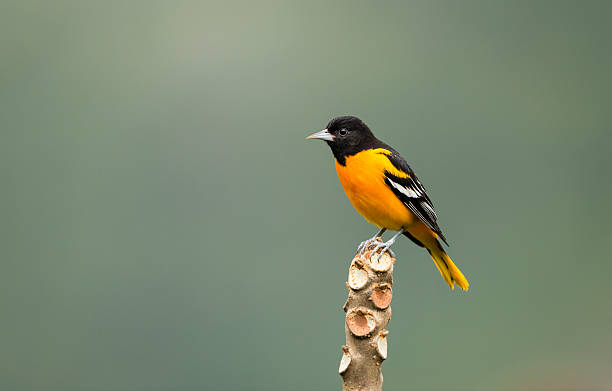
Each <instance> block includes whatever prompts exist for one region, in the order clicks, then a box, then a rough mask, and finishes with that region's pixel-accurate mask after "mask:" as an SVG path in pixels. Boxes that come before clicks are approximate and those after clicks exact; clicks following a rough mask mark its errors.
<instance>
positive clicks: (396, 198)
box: [307, 116, 469, 290]
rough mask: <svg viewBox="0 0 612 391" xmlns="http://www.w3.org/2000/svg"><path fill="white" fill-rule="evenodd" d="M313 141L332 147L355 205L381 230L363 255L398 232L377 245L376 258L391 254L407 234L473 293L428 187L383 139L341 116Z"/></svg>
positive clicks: (361, 247) (360, 250) (445, 273)
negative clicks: (455, 258) (451, 252)
mask: <svg viewBox="0 0 612 391" xmlns="http://www.w3.org/2000/svg"><path fill="white" fill-rule="evenodd" d="M307 138H308V139H320V140H325V142H327V144H328V145H329V147H330V148H331V150H332V153H333V154H334V160H335V165H336V171H337V173H338V177H339V178H340V183H341V184H342V187H343V188H344V192H345V193H346V195H347V196H348V198H349V200H350V201H351V203H352V204H353V206H354V207H355V209H357V211H358V212H359V213H361V215H362V216H363V217H365V219H366V220H367V221H369V222H370V223H372V224H374V225H376V226H377V227H379V228H381V230H380V231H379V232H378V233H377V234H376V235H375V236H374V237H372V238H371V239H368V240H366V241H364V242H362V243H361V244H360V245H359V248H358V250H357V252H358V254H361V253H364V252H365V251H366V250H368V248H369V247H370V246H371V245H372V244H374V243H377V238H378V237H379V236H381V235H382V234H383V233H384V232H385V231H386V230H392V231H398V232H397V233H396V234H395V235H394V236H393V237H392V238H391V239H390V240H388V241H387V242H385V243H382V244H381V243H377V244H376V246H375V247H374V249H373V250H372V251H373V252H372V254H375V253H376V252H377V251H378V250H380V254H382V253H384V252H385V251H391V250H390V247H391V245H392V244H393V243H394V242H395V240H396V239H397V238H398V237H399V236H400V235H402V234H403V235H405V236H407V237H408V238H410V239H411V240H412V241H413V242H414V243H416V244H417V245H419V246H421V247H425V249H427V251H428V252H429V254H430V255H431V258H432V259H433V261H434V263H435V265H436V267H437V268H438V270H439V271H440V274H441V275H442V277H443V278H444V280H445V281H446V282H447V283H448V285H449V286H450V288H451V289H454V287H455V283H457V285H459V286H460V287H461V288H462V289H464V290H467V289H468V286H469V283H468V281H467V279H466V278H465V277H464V276H463V273H461V271H460V270H459V269H458V268H457V266H455V264H454V263H453V261H451V259H450V257H449V256H448V255H447V254H446V252H445V251H444V249H443V248H442V245H441V244H440V242H439V241H438V239H442V240H443V241H444V243H446V244H447V245H448V243H447V241H446V238H445V237H444V235H443V234H442V231H441V230H440V227H439V226H438V217H437V215H436V212H435V211H434V207H433V204H432V202H431V200H430V199H429V196H428V195H427V193H426V192H425V187H423V185H422V184H421V182H420V181H419V179H418V178H417V176H416V174H415V173H414V171H413V170H412V168H410V166H409V165H408V163H406V160H404V158H402V157H401V156H400V154H399V153H398V152H397V151H396V150H395V149H393V148H391V147H390V146H388V145H387V144H385V143H384V142H382V141H380V140H378V139H377V138H376V137H375V136H374V134H373V133H372V131H371V130H370V128H368V126H367V125H366V124H365V123H363V121H361V120H360V119H359V118H357V117H353V116H342V117H336V118H334V119H332V120H331V121H329V123H328V124H327V126H326V128H325V129H323V130H321V131H320V132H317V133H314V134H312V135H310V136H308V137H307Z"/></svg>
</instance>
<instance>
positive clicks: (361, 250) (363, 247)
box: [357, 237, 378, 254]
mask: <svg viewBox="0 0 612 391" xmlns="http://www.w3.org/2000/svg"><path fill="white" fill-rule="evenodd" d="M376 241H378V237H374V238H370V239H368V240H364V241H363V242H361V243H360V244H359V246H358V247H357V254H363V253H364V252H366V250H367V249H368V247H370V246H371V245H372V244H373V243H375V242H376Z"/></svg>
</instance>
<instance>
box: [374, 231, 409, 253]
mask: <svg viewBox="0 0 612 391" xmlns="http://www.w3.org/2000/svg"><path fill="white" fill-rule="evenodd" d="M403 233H404V229H403V228H402V229H400V230H399V231H398V232H397V233H396V234H395V235H393V237H392V238H391V239H389V240H387V241H386V242H384V243H377V244H376V246H374V248H373V249H372V252H371V253H370V254H372V255H373V254H376V252H377V251H378V250H380V252H379V253H378V257H380V256H381V255H383V254H384V253H385V251H389V253H390V254H391V256H392V257H393V258H395V254H394V253H393V251H391V248H390V247H391V246H392V245H393V243H395V241H396V240H397V238H399V236H400V235H401V234H403Z"/></svg>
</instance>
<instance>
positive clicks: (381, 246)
mask: <svg viewBox="0 0 612 391" xmlns="http://www.w3.org/2000/svg"><path fill="white" fill-rule="evenodd" d="M394 242H395V240H389V241H386V242H379V243H377V244H376V245H375V246H374V248H373V249H372V251H371V252H370V257H371V258H373V257H374V256H376V253H378V256H377V259H378V258H380V257H381V256H382V255H383V254H384V253H385V252H388V253H389V255H391V257H393V258H395V253H394V252H393V250H391V245H392V244H393V243H394ZM379 250H380V251H379Z"/></svg>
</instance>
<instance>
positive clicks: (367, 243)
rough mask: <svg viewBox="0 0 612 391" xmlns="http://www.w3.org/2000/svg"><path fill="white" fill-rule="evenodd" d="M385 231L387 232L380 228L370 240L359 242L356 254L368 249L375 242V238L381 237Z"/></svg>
mask: <svg viewBox="0 0 612 391" xmlns="http://www.w3.org/2000/svg"><path fill="white" fill-rule="evenodd" d="M386 230H387V229H386V228H382V229H381V230H380V231H378V233H377V234H376V235H374V236H373V237H372V238H370V239H368V240H364V241H363V242H361V244H359V247H357V254H363V253H364V252H365V251H366V250H367V249H368V247H370V245H371V244H372V243H374V242H376V238H378V237H379V236H380V237H382V234H384V233H385V231H386Z"/></svg>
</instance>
